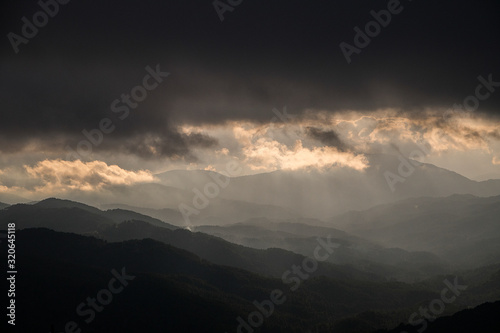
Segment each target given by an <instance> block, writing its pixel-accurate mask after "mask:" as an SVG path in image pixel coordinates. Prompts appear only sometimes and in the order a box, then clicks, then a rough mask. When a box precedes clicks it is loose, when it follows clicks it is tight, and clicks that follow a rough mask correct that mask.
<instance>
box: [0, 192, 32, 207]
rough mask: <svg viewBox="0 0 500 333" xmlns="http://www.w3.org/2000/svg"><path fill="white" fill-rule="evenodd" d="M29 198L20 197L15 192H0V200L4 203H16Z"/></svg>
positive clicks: (23, 201) (26, 200) (24, 201)
mask: <svg viewBox="0 0 500 333" xmlns="http://www.w3.org/2000/svg"><path fill="white" fill-rule="evenodd" d="M29 201H30V200H28V199H26V198H23V197H20V196H18V195H15V194H8V193H2V192H0V202H5V203H6V204H9V205H13V204H16V203H26V202H29Z"/></svg>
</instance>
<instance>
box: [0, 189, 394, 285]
mask: <svg viewBox="0 0 500 333" xmlns="http://www.w3.org/2000/svg"><path fill="white" fill-rule="evenodd" d="M135 218H142V219H140V220H136V219H135ZM151 221H156V224H153V223H151ZM10 222H16V229H18V230H20V229H26V228H33V227H45V228H50V229H52V230H55V231H63V232H72V233H77V234H82V235H93V236H95V237H99V238H101V239H106V240H109V241H125V240H134V239H145V238H151V239H155V240H158V241H161V242H163V243H165V244H169V245H173V246H176V247H178V248H181V249H184V250H188V251H190V252H192V253H194V254H196V255H198V256H200V257H201V258H203V259H205V260H209V261H211V262H213V263H216V264H220V265H226V266H232V267H238V268H242V269H245V270H248V271H252V272H255V273H258V274H262V275H267V276H275V277H281V274H283V272H284V271H286V270H287V269H289V267H290V266H291V265H292V264H293V263H295V262H302V261H303V260H304V256H303V255H299V254H296V253H292V252H290V251H285V250H282V249H277V248H275V249H268V250H258V249H252V248H248V247H244V246H241V245H236V244H232V243H229V242H227V241H225V240H223V239H220V238H217V237H214V236H210V235H207V234H203V233H192V232H190V231H188V230H183V229H177V230H172V229H176V228H175V227H173V226H171V225H169V224H167V223H164V222H161V221H157V220H155V219H153V218H151V217H148V216H143V215H140V214H138V213H135V212H128V211H116V210H111V211H109V210H108V211H101V210H99V209H97V208H94V207H91V206H88V205H84V204H81V203H77V202H72V201H68V200H59V199H53V198H52V199H47V200H44V201H41V202H39V203H37V204H34V205H14V206H11V207H8V208H7V209H4V210H1V211H0V227H2V228H4V229H7V228H6V225H7V223H10ZM120 222H121V223H120ZM316 246H318V245H316ZM313 251H314V248H313V249H311V252H310V253H309V255H310V256H312V255H313ZM317 274H322V275H326V276H329V277H335V278H338V279H343V280H349V279H352V278H357V279H363V280H372V281H381V280H385V279H384V277H382V276H379V275H376V274H374V273H366V272H362V271H360V270H357V269H356V268H353V267H350V266H347V265H333V264H330V263H319V264H318V269H317Z"/></svg>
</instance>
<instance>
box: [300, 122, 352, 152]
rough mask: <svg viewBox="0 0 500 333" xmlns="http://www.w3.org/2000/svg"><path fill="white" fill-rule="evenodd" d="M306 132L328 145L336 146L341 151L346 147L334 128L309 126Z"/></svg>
mask: <svg viewBox="0 0 500 333" xmlns="http://www.w3.org/2000/svg"><path fill="white" fill-rule="evenodd" d="M306 134H307V135H309V136H310V137H311V138H313V139H315V140H318V141H320V142H321V143H323V144H325V145H327V146H330V147H335V148H337V149H338V150H341V151H342V150H344V149H345V145H344V143H343V142H342V140H340V138H339V136H338V134H337V133H335V131H333V130H328V131H324V130H321V129H319V128H316V127H308V128H307V130H306Z"/></svg>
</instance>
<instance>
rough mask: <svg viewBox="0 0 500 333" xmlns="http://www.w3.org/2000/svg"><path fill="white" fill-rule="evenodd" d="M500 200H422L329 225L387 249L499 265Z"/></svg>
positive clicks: (356, 214)
mask: <svg viewBox="0 0 500 333" xmlns="http://www.w3.org/2000/svg"><path fill="white" fill-rule="evenodd" d="M499 216H500V196H494V197H488V198H480V197H475V196H472V195H452V196H449V197H445V198H429V197H426V198H416V199H407V200H402V201H399V202H397V203H391V204H387V205H380V206H376V207H373V208H371V209H368V210H365V211H354V212H349V213H346V214H343V215H340V216H337V217H335V218H333V219H332V220H331V221H330V223H329V225H332V226H335V227H337V228H340V229H342V230H345V231H347V232H349V233H352V234H354V235H357V236H359V237H362V238H365V239H369V240H371V241H373V242H376V243H378V244H381V245H383V246H386V247H399V248H402V249H405V250H408V251H430V252H433V253H435V254H437V255H438V256H440V257H442V258H444V259H446V260H448V261H449V262H451V263H453V264H455V265H461V266H464V267H466V266H469V267H472V266H475V267H477V266H482V265H488V264H495V263H498V262H499V257H498V253H500V219H499Z"/></svg>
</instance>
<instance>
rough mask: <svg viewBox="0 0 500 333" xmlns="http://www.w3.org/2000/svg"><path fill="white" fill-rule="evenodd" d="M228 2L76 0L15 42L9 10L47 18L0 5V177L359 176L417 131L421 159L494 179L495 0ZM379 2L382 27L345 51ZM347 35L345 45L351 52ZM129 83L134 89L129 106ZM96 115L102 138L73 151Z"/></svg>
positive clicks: (1, 182)
mask: <svg viewBox="0 0 500 333" xmlns="http://www.w3.org/2000/svg"><path fill="white" fill-rule="evenodd" d="M43 1H44V0H42V2H43ZM61 1H62V0H61ZM47 2H48V3H49V2H50V3H52V2H53V1H47ZM62 2H64V1H62ZM231 2H232V3H233V4H238V3H240V2H241V3H240V4H238V5H237V6H231V7H227V8H229V9H230V10H224V12H223V13H222V11H223V9H221V8H223V6H224V5H219V6H220V7H219V13H218V12H217V10H216V8H215V7H214V3H213V2H212V1H211V0H203V1H201V0H175V1H173V0H167V1H152V0H142V1H126V0H125V1H76V0H73V1H69V2H68V3H67V4H64V5H62V4H59V9H58V12H57V13H55V14H54V15H52V16H53V17H48V19H47V22H46V24H44V23H45V22H42V24H40V27H39V28H38V32H37V33H36V35H34V36H29V38H27V36H26V33H32V35H33V34H34V33H33V31H31V30H30V29H29V28H24V31H23V25H25V22H24V21H23V20H22V18H23V17H26V18H27V21H28V22H29V24H31V23H32V22H33V20H34V15H35V20H39V22H40V20H42V21H43V19H44V16H43V15H37V12H39V11H40V10H41V7H40V5H39V4H38V3H37V1H8V2H5V1H4V3H3V4H2V15H3V20H2V22H3V34H4V39H3V42H2V54H1V68H0V71H1V79H0V80H1V85H2V89H1V92H0V94H1V98H2V101H3V103H2V110H1V111H0V152H1V157H0V186H2V188H3V189H4V190H8V189H9V188H14V187H16V186H28V185H26V184H37V183H38V182H39V181H40V178H43V171H41V170H44V168H45V167H47V166H48V165H50V166H52V167H53V168H55V169H57V168H58V167H61V165H62V164H61V163H63V162H64V161H69V162H68V163H70V164H67V163H66V162H65V163H66V164H64V165H66V166H68V165H69V166H70V167H72V168H77V164H75V163H76V160H78V159H80V160H81V161H82V163H83V164H78V165H85V166H86V168H87V169H88V170H93V168H94V167H95V165H100V166H101V167H102V165H104V166H105V168H106V167H109V166H111V165H115V164H116V165H117V167H118V168H119V169H120V170H121V172H125V173H130V175H134V176H136V177H137V179H138V181H144V179H146V180H147V179H148V178H147V177H146V176H145V174H144V173H143V172H141V171H139V170H145V172H146V174H147V173H155V172H160V171H165V170H169V169H186V168H187V169H212V170H218V171H220V169H221V168H223V166H224V164H225V163H226V162H227V161H229V160H237V161H239V162H240V163H242V164H243V166H244V170H245V172H246V173H256V172H266V171H271V170H276V169H297V168H302V167H307V166H311V165H312V166H317V167H322V166H324V165H325V164H329V163H330V164H331V163H337V164H338V165H340V166H342V167H353V168H355V169H362V168H363V156H364V154H368V153H392V154H395V153H398V152H400V153H402V154H406V155H408V154H410V153H411V151H412V150H413V149H415V142H416V141H419V140H420V141H421V142H425V143H427V144H428V145H430V150H429V153H428V155H427V159H426V161H427V162H429V163H434V164H436V165H438V166H441V167H445V168H448V169H450V170H453V171H456V172H459V173H461V174H464V175H465V176H468V177H470V178H477V179H487V178H491V177H497V178H500V141H499V140H500V129H499V128H500V127H499V126H500V120H499V119H500V116H499V107H500V84H496V85H497V87H495V83H490V84H489V85H488V84H487V82H488V81H490V82H491V81H493V82H500V66H499V61H498V59H500V50H499V43H498V41H499V40H500V38H499V37H500V36H499V32H500V20H499V19H498V18H499V17H498V16H499V15H498V13H499V11H498V9H499V6H498V2H497V1H494V0H480V1H462V0H454V1H448V0H445V1H425V0H413V1H410V0H405V1H402V2H401V3H399V4H398V2H397V1H352V0H349V1H344V0H338V1H315V0H312V1H293V0H287V1H284V0H276V1H262V0H253V1H250V0H243V1H236V0H233V1H231ZM219 3H223V4H226V5H225V6H228V5H227V3H228V2H227V0H223V1H221V2H219ZM388 6H389V9H390V10H391V11H392V14H390V16H391V17H390V22H387V24H384V25H385V27H383V26H379V31H378V30H372V31H370V32H369V34H371V35H372V36H373V37H368V38H369V39H370V40H369V42H368V41H366V40H365V41H364V42H365V44H367V45H361V46H360V45H359V42H360V40H358V41H357V42H358V43H357V44H356V41H355V35H356V34H357V32H356V31H355V30H354V29H355V28H356V27H359V28H360V29H361V30H362V31H364V30H365V27H366V24H367V23H368V22H370V21H373V20H374V17H373V14H372V13H373V12H372V11H374V12H376V13H379V15H381V19H385V20H386V21H389V18H388V17H387V16H384V14H382V13H381V12H380V11H382V10H387V9H388ZM227 8H226V9H227ZM49 10H54V8H53V7H50V8H49ZM221 17H223V21H221ZM371 27H372V28H373V29H377V25H371ZM23 33H24V36H23ZM342 43H346V44H343V45H344V49H345V45H347V44H349V45H351V46H352V49H354V48H355V47H356V45H358V47H357V48H356V51H355V52H352V53H350V55H349V57H348V58H349V59H347V58H346V55H345V52H343V51H342V48H341V47H340V45H341V44H342ZM352 49H351V50H352ZM16 51H17V52H16ZM348 60H349V61H348ZM146 68H148V69H146ZM155 71H156V72H161V73H160V74H158V73H157V74H154V75H152V74H151V73H152V72H153V73H154V72H155ZM166 73H168V75H167V74H166ZM146 75H150V77H149V78H146V80H145V77H146ZM155 76H156V80H155ZM479 77H482V78H483V79H478V78H479ZM485 82H486V83H485ZM479 84H482V85H483V87H482V88H479V90H478V89H477V87H478V85H479ZM144 85H147V86H148V87H149V88H151V89H150V90H144V89H143V86H144ZM485 85H488V87H486V86H485ZM137 87H139V88H137ZM134 88H135V90H134ZM132 91H134V92H135V93H136V96H141V95H140V94H141V92H144V91H145V92H146V94H147V96H143V97H144V99H143V100H142V97H141V101H140V102H137V103H135V102H134V100H133V99H132V100H130V101H129V102H128V103H130V104H128V105H127V102H125V101H124V100H122V98H123V96H124V95H130V94H131V92H132ZM478 91H479V94H480V96H482V97H481V98H477V97H474V96H476V94H477V93H478ZM137 94H139V95H137ZM468 96H473V98H469V99H468V100H467V103H469V110H465V112H462V113H460V112H457V111H456V110H455V112H448V113H447V114H445V117H443V114H444V113H445V112H446V111H447V110H448V111H449V110H450V108H452V106H453V105H454V104H463V103H464V100H466V99H467V98H468ZM474 101H478V104H477V105H474ZM114 103H115V104H114ZM113 104H114V107H113ZM471 106H472V109H473V110H472V109H471ZM476 106H477V108H476ZM285 107H286V113H284V108H285ZM273 109H274V111H273ZM287 115H288V116H287ZM108 119H109V120H108ZM102 122H104V125H103V127H104V128H105V129H106V130H107V131H108V133H103V134H102V138H101V137H100V136H99V135H98V134H95V136H94V140H96V141H95V142H97V144H93V143H90V144H88V143H82V141H83V140H87V142H88V141H89V140H88V138H86V137H85V135H84V134H83V133H82V131H84V130H86V131H88V132H90V133H96V132H92V130H93V129H98V128H99V126H100V124H102ZM101 126H102V125H101ZM111 128H113V129H112V130H111ZM101 133H102V131H101ZM101 139H102V140H101ZM78 148H80V149H78ZM84 148H85V149H86V150H85V149H84ZM90 149H91V150H92V152H91V153H89V150H90ZM70 150H71V151H74V153H71V154H70V153H69V152H70ZM44 160H48V161H49V162H46V163H45V164H43V165H42V164H41V162H42V161H44ZM319 160H321V163H319V162H318V161H319ZM95 161H98V162H99V163H98V164H96V163H94V164H90V163H92V162H95ZM101 162H102V163H101ZM71 163H73V164H71ZM36 170H38V171H36ZM144 177H146V178H144ZM20 184H24V185H20ZM30 186H34V185H30ZM28 187H29V186H28Z"/></svg>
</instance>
